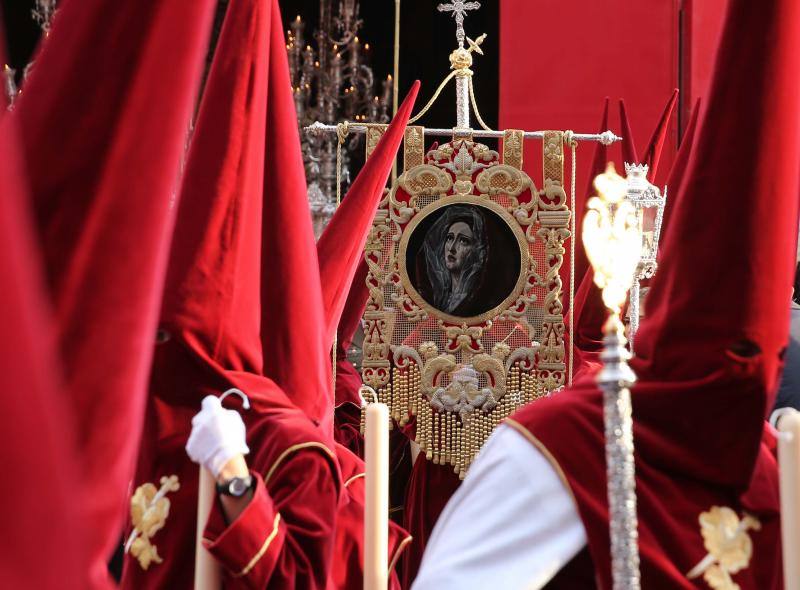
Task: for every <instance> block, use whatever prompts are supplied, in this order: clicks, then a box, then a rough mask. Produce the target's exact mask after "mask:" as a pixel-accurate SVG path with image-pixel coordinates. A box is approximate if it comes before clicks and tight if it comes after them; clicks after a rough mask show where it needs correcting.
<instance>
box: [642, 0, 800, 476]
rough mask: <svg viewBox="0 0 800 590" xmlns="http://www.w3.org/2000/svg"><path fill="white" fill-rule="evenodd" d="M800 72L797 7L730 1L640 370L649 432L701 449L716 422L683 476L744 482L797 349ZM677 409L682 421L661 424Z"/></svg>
mask: <svg viewBox="0 0 800 590" xmlns="http://www.w3.org/2000/svg"><path fill="white" fill-rule="evenodd" d="M798 71H800V4H798V3H797V2H795V1H794V0H774V1H772V2H760V3H758V4H757V5H756V4H753V3H750V2H745V1H740V2H732V3H731V5H730V9H729V13H728V18H727V22H726V26H725V29H724V34H723V36H722V40H721V42H720V48H719V51H718V54H717V62H716V69H715V74H714V79H713V83H712V85H711V91H710V93H709V97H708V102H707V104H706V108H705V110H704V114H703V117H702V123H701V126H700V128H699V129H698V132H697V133H698V135H697V141H696V143H695V146H694V149H693V151H692V155H691V158H690V161H689V165H688V169H687V172H686V178H685V180H684V181H683V182H682V183H681V185H680V188H679V190H678V194H677V195H676V199H675V202H674V203H673V206H674V212H673V214H672V217H671V220H670V223H669V225H668V227H667V228H666V234H665V236H664V242H663V251H662V253H663V255H662V256H661V259H660V263H659V270H658V273H657V274H656V276H655V279H654V281H653V285H652V287H651V289H650V293H649V295H648V315H647V317H646V318H645V320H644V321H643V322H642V326H641V328H640V331H639V333H638V334H637V346H636V351H637V355H638V358H636V359H634V360H633V362H632V366H633V368H634V370H635V371H636V373H637V375H638V376H639V379H640V384H639V385H637V386H636V387H635V389H634V414H635V415H636V414H637V412H638V416H639V420H640V422H641V421H643V422H645V423H648V424H651V425H653V426H654V427H657V428H658V430H659V432H661V433H662V435H663V434H664V433H667V434H670V435H671V436H670V437H669V438H668V439H667V438H664V439H663V440H664V441H667V440H669V441H671V442H669V443H668V445H667V446H669V445H672V444H675V445H677V444H679V441H681V440H682V441H684V443H683V444H688V443H689V442H690V441H695V439H697V437H699V436H701V434H697V433H693V432H692V431H691V429H692V428H697V426H698V425H701V424H704V423H712V422H713V424H714V433H715V436H714V437H713V441H712V440H705V442H703V443H702V444H701V445H700V447H702V448H699V447H698V449H697V450H696V457H693V458H692V459H689V458H688V457H684V458H683V460H684V461H685V463H686V468H687V469H696V470H697V471H698V472H700V473H704V477H705V478H716V479H718V480H719V481H735V482H737V483H739V484H742V485H743V484H745V483H746V482H747V479H748V478H749V475H750V472H751V469H752V466H753V463H754V460H755V454H756V452H757V449H758V444H759V441H760V438H761V430H762V424H763V418H764V416H765V415H766V412H767V411H768V410H769V409H771V407H772V402H773V400H774V393H775V387H776V384H777V381H778V378H779V373H780V367H781V362H782V361H781V358H782V353H783V350H784V348H785V346H786V344H787V340H788V327H789V321H788V319H789V307H790V297H791V293H792V282H793V278H794V266H795V264H794V263H795V244H796V238H797V223H798V216H797V213H798V195H800V107H799V106H798V105H800V78H798V76H797V72H798ZM745 88H746V89H747V91H746V92H744V91H743V90H742V89H745ZM721 212H724V215H723V214H722V213H721ZM640 385H641V386H640ZM659 390H660V393H659ZM682 400H683V401H682ZM666 403H670V404H672V405H671V407H673V408H674V407H679V408H680V414H681V420H673V417H669V420H670V421H671V423H669V424H666V423H664V420H665V417H664V416H663V415H662V416H661V417H659V414H664V412H665V404H666ZM667 413H668V412H667ZM709 438H710V437H708V436H706V437H705V439H709ZM696 442H697V443H700V440H699V439H698V440H696ZM650 446H652V445H650ZM711 463H713V466H712V465H711Z"/></svg>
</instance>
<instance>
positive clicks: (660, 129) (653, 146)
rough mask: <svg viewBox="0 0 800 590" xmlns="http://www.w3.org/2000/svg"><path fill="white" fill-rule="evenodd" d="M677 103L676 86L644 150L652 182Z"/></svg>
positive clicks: (648, 176)
mask: <svg viewBox="0 0 800 590" xmlns="http://www.w3.org/2000/svg"><path fill="white" fill-rule="evenodd" d="M677 103H678V89H677V88H676V89H675V90H674V91H673V92H672V95H671V96H670V97H669V100H668V101H667V104H666V105H665V106H664V112H662V113H661V118H660V119H659V120H658V123H656V127H655V129H653V134H652V135H651V136H650V141H649V142H647V148H646V149H645V150H644V155H643V156H642V164H647V165H648V166H649V170H648V173H647V178H649V179H650V182H655V181H656V174H657V173H658V164H659V162H660V161H661V152H662V151H663V149H664V142H665V141H666V139H667V132H668V131H669V123H670V119H672V112H673V111H674V110H675V105H676V104H677Z"/></svg>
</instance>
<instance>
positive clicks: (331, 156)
mask: <svg viewBox="0 0 800 590" xmlns="http://www.w3.org/2000/svg"><path fill="white" fill-rule="evenodd" d="M331 4H332V3H331V1H330V0H320V4H319V28H318V29H317V31H316V32H315V33H314V34H313V37H314V39H315V41H316V47H313V46H312V45H311V44H310V43H307V41H306V37H305V28H306V23H305V22H304V21H303V19H302V18H301V17H300V16H299V15H298V16H297V17H296V18H295V19H294V21H292V23H291V25H290V29H289V31H288V32H287V34H288V39H287V44H286V49H287V51H288V53H289V69H290V73H291V78H292V87H293V90H294V102H295V107H296V109H297V119H298V123H299V125H300V128H301V129H302V128H304V127H306V126H308V125H310V124H312V123H314V122H315V121H321V122H324V123H328V124H333V123H336V122H339V121H342V120H345V121H352V122H359V123H367V122H369V123H386V122H388V121H389V118H390V112H391V111H390V108H391V104H392V89H393V83H394V81H393V80H392V77H391V76H388V77H387V78H386V79H385V80H383V82H382V84H381V92H380V94H379V95H378V94H376V91H375V86H376V84H375V79H374V76H373V73H372V69H371V68H370V67H369V65H368V62H369V54H370V46H369V43H364V42H362V40H361V39H359V37H358V33H359V30H360V29H361V28H362V26H363V21H362V20H361V18H359V5H358V2H356V1H355V0H343V1H342V2H339V7H338V11H337V12H336V13H335V14H334V11H333V9H332V6H331ZM300 137H301V141H302V148H303V161H304V163H305V171H306V182H307V184H308V201H309V206H310V208H311V214H312V218H313V220H314V233H315V234H316V236H317V237H319V234H320V233H321V232H322V230H323V229H324V227H325V225H326V224H327V222H328V220H329V219H330V217H331V216H332V215H333V212H334V210H335V209H336V193H337V190H336V189H337V174H336V142H337V141H338V139H337V138H336V137H335V136H330V135H327V136H326V135H322V134H319V135H311V134H306V133H302V132H301V134H300ZM360 140H361V138H360V136H359V135H353V136H351V138H350V139H349V140H348V143H347V147H348V149H349V150H352V149H354V148H355V147H356V146H357V144H358V142H359V141H360ZM341 157H342V162H341V176H340V179H341V184H342V186H341V187H340V188H342V189H344V188H346V186H347V185H349V183H350V166H351V164H352V162H351V159H350V157H349V154H348V150H342V154H341Z"/></svg>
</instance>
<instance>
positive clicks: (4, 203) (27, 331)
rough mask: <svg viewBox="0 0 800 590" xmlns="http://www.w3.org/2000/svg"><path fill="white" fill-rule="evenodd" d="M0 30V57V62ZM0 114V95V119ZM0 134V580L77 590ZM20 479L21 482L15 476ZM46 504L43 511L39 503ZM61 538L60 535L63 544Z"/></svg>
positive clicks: (75, 536) (62, 457) (39, 330)
mask: <svg viewBox="0 0 800 590" xmlns="http://www.w3.org/2000/svg"><path fill="white" fill-rule="evenodd" d="M3 53H4V49H3V38H2V33H1V32H0V62H3ZM5 118H7V112H6V103H5V94H2V96H0V120H2V119H5ZM4 123H5V124H4V125H3V131H2V133H0V193H2V198H0V276H2V277H4V280H3V288H2V289H0V324H2V326H3V337H2V338H0V371H1V372H2V375H3V378H2V389H1V390H0V392H1V393H0V415H2V416H3V420H4V424H3V428H2V430H0V465H2V466H3V471H4V473H5V483H4V484H3V485H2V486H0V503H2V505H3V506H5V507H6V508H7V509H6V510H5V511H4V515H3V532H4V534H3V536H2V539H0V554H1V555H2V556H3V558H2V564H0V580H2V584H3V586H4V587H7V588H42V589H45V590H51V589H52V590H55V589H62V588H63V589H67V590H73V589H74V590H80V589H83V588H86V587H87V585H88V576H87V568H86V564H85V554H84V543H85V536H86V531H85V521H83V520H81V518H80V517H81V514H80V506H79V504H78V502H79V501H80V496H79V495H76V493H75V490H76V489H77V486H78V481H79V480H78V467H79V463H78V457H77V453H76V449H75V440H74V437H75V431H74V427H75V424H74V416H73V409H72V408H70V407H69V406H68V405H67V403H66V400H65V399H64V398H63V396H62V395H59V394H60V393H61V391H60V387H61V382H60V375H61V371H60V364H59V362H58V361H57V360H56V354H55V342H54V331H53V326H52V319H51V317H50V315H49V311H50V308H49V306H48V303H47V300H46V296H45V293H46V291H45V284H44V275H43V272H42V267H41V255H40V252H38V250H37V248H36V245H35V243H34V235H33V220H32V219H31V216H30V211H29V209H28V202H27V199H28V197H29V196H28V191H27V188H26V187H27V183H26V182H25V181H24V180H23V171H22V162H21V161H20V150H19V145H18V138H17V133H16V131H17V129H16V122H15V121H4ZM23 482H24V483H23ZM43 507H48V509H43ZM65 540H69V541H68V542H65Z"/></svg>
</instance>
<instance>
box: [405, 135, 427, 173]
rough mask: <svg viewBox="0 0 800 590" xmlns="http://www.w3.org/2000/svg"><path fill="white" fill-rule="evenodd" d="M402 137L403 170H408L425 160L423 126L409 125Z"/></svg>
mask: <svg viewBox="0 0 800 590" xmlns="http://www.w3.org/2000/svg"><path fill="white" fill-rule="evenodd" d="M403 139H404V142H403V143H404V145H403V171H408V170H410V169H411V168H414V167H415V166H420V165H421V164H423V163H424V161H425V128H424V127H421V126H419V125H410V126H409V127H407V128H406V132H405V135H404V138H403Z"/></svg>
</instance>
